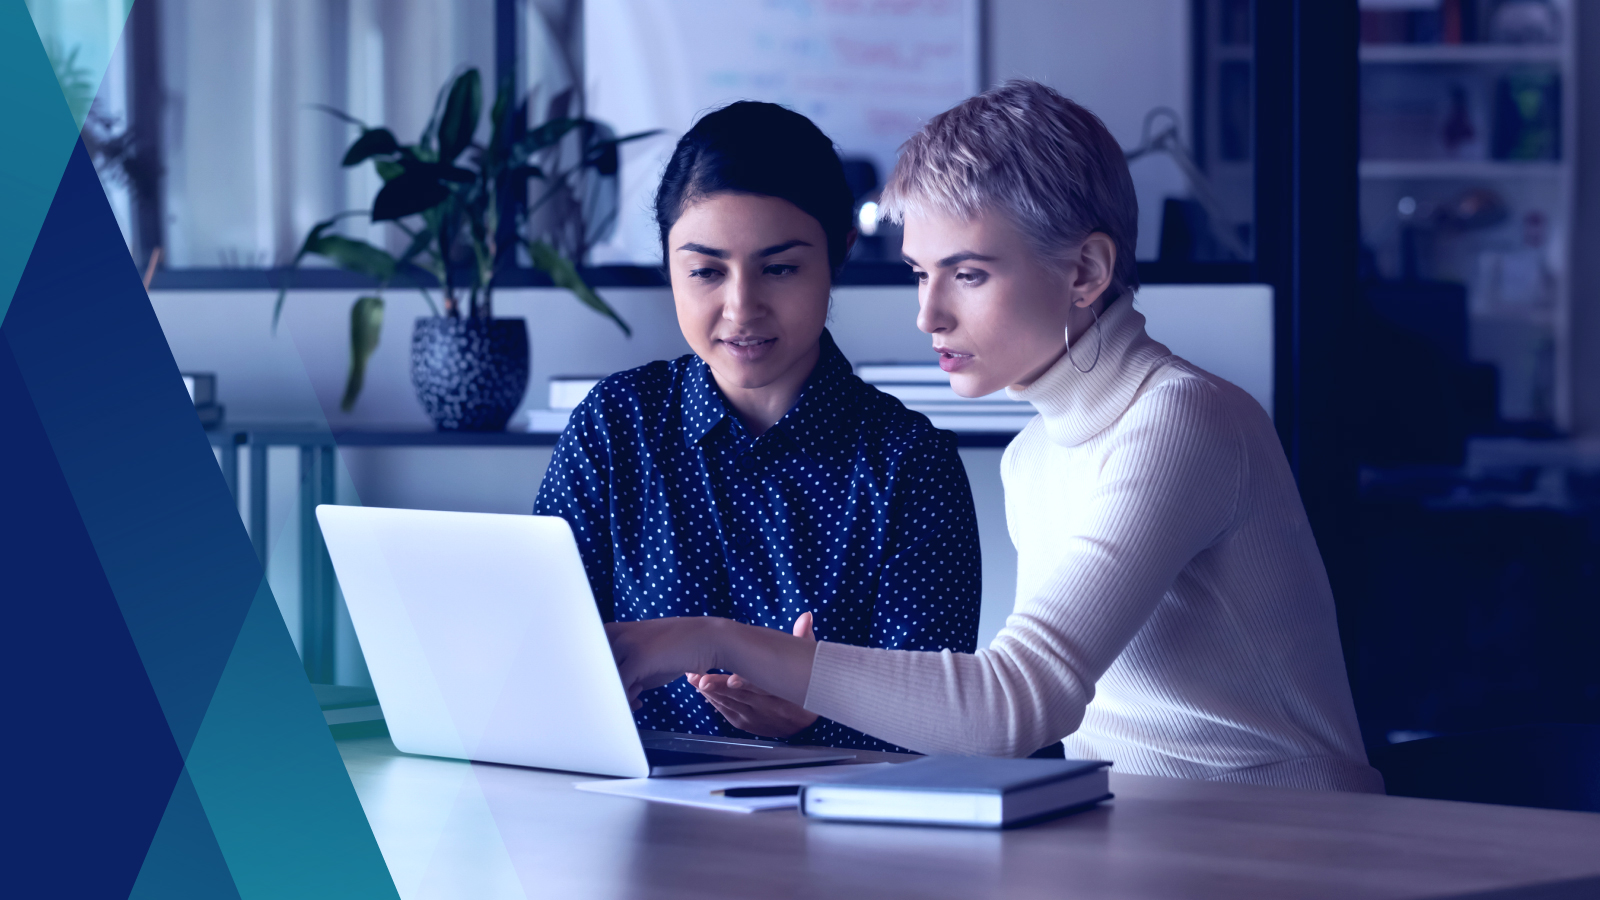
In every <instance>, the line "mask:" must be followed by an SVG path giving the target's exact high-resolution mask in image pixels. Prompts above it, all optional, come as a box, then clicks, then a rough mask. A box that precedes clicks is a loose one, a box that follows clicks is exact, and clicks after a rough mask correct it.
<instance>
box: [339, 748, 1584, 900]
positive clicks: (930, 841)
mask: <svg viewBox="0 0 1600 900" xmlns="http://www.w3.org/2000/svg"><path fill="white" fill-rule="evenodd" d="M339 749H340V752H341V753H342V754H343V756H344V760H345V765H346V767H347V768H348V769H349V771H350V776H351V779H352V781H354V783H355V787H356V792H357V793H358V794H359V795H360V797H361V803H362V805H363V807H364V808H365V809H366V812H367V818H368V819H369V820H370V821H371V823H372V829H373V832H374V833H375V834H376V835H377V839H378V844H379V846H380V847H381V848H382V849H383V855H384V858H385V859H386V860H387V861H388V864H389V869H390V872H391V873H393V875H394V879H395V884H396V886H397V887H398V888H399V890H400V895H401V896H402V897H404V898H406V900H421V898H436V897H462V898H467V897H470V898H498V897H514V898H520V897H540V898H542V897H562V898H610V897H617V898H623V897H627V898H672V900H677V898H682V900H689V898H695V900H701V898H718V897H739V898H746V897H763V898H789V897H799V898H818V900H821V898H830V900H831V898H840V897H870V898H901V897H905V898H913V897H914V898H927V897H960V898H988V897H999V898H1013V897H1019V898H1020V897H1029V898H1031V897H1050V898H1068V897H1085V898H1097V900H1121V898H1155V897H1161V898H1171V897H1182V898H1194V900H1200V898H1229V900H1237V898H1254V897H1270V898H1341V900H1342V898H1412V897H1460V896H1477V895H1480V894H1481V895H1483V896H1485V897H1490V896H1492V897H1494V898H1497V900H1498V898H1511V897H1529V898H1535V897H1536V898H1539V900H1553V898H1566V897H1583V898H1593V897H1600V815H1595V814H1590V813H1574V812H1555V811H1549V810H1535V809H1521V808H1516V807H1507V806H1484V805H1479V804H1471V803H1444V802H1440V801H1435V800H1416V799H1411V798H1406V797H1378V796H1370V795H1357V794H1327V793H1314V792H1306V791H1287V790H1276V789H1270V788H1257V787H1247V786H1240V785H1227V784H1216V783H1210V782H1197V781H1182V780H1177V779H1167V778H1151V777H1144V776H1138V775H1126V774H1118V773H1115V772H1113V773H1112V782H1111V787H1112V790H1113V791H1115V792H1116V794H1117V799H1116V800H1115V801H1113V802H1112V803H1110V804H1107V805H1105V806H1104V807H1102V808H1100V809H1097V810H1094V811H1091V812H1087V813H1082V814H1079V815H1076V816H1071V817H1068V818H1065V819H1060V820H1056V821H1053V822H1048V823H1045V824H1042V825H1036V826H1034V827H1031V828H1025V829H1020V830H1016V831H1009V832H989V831H972V830H963V829H942V828H914V827H896V826H878V825H849V824H835V823H823V822H808V821H806V820H804V819H802V818H800V817H799V816H798V815H797V814H796V813H794V812H793V811H776V812H766V813H754V814H749V815H741V814H736V813H725V812H716V811H710V810H700V809H690V808H687V807H677V806H665V805H661V804H653V803H645V802H643V801H639V800H634V799H630V798H621V797H610V796H604V795H597V794H588V793H583V792H580V791H577V790H574V789H573V787H572V784H573V782H576V781H584V780H591V776H582V775H571V774H563V773H556V772H545V771H540V770H536V769H521V768H516V767H512V766H495V765H475V764H468V763H463V762H455V761H450V760H441V759H433V758H429V757H417V756H406V755H404V754H401V753H399V752H398V751H396V750H395V749H394V745H393V744H391V743H390V742H389V740H388V738H365V739H360V740H347V741H341V742H340V743H339Z"/></svg>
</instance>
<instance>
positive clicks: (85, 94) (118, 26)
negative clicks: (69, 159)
mask: <svg viewBox="0 0 1600 900" xmlns="http://www.w3.org/2000/svg"><path fill="white" fill-rule="evenodd" d="M27 4H28V12H29V14H31V15H32V17H33V25H34V28H35V29H37V30H38V32H39V40H40V41H41V42H42V43H43V44H44V48H45V53H46V55H47V56H48V57H49V59H50V64H51V68H52V69H53V70H54V72H55V76H56V82H57V83H58V84H60V86H61V93H62V96H63V97H64V98H65V99H66V101H67V108H68V109H70V110H71V111H72V118H73V120H74V121H75V122H76V123H77V126H78V128H80V129H81V128H83V122H84V119H85V118H86V117H87V116H88V114H89V105H90V104H91V103H93V102H94V98H95V94H96V93H98V92H99V89H100V85H101V83H102V82H104V81H105V77H106V71H107V69H109V68H110V65H111V58H112V56H113V55H114V54H115V52H116V44H117V38H118V36H119V35H120V34H121V32H122V26H123V25H124V24H126V23H127V21H128V13H129V12H130V11H131V10H132V9H133V0H90V2H84V0H27Z"/></svg>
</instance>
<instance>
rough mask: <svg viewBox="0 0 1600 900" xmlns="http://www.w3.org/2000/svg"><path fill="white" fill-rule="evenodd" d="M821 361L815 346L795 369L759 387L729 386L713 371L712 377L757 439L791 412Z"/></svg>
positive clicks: (819, 345) (802, 357)
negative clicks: (818, 361) (801, 390)
mask: <svg viewBox="0 0 1600 900" xmlns="http://www.w3.org/2000/svg"><path fill="white" fill-rule="evenodd" d="M821 357H822V345H821V343H820V342H818V343H817V344H815V345H813V346H812V348H811V350H810V351H809V352H807V353H805V354H804V355H802V356H801V357H800V358H799V359H797V360H795V363H794V365H792V366H790V367H789V368H788V369H787V370H785V371H784V372H783V373H782V374H780V375H779V376H778V377H777V378H775V379H773V380H772V381H770V382H768V383H766V384H764V385H762V386H760V387H753V388H747V387H740V386H737V385H731V384H729V383H727V382H726V381H723V380H722V376H721V375H718V374H717V370H716V369H712V370H711V377H712V378H714V379H715V380H716V382H717V388H718V389H719V390H721V391H722V396H723V397H724V398H726V399H727V401H728V405H729V406H731V407H733V411H734V413H735V414H736V415H737V416H738V417H739V421H741V422H743V423H744V427H745V428H747V429H749V430H750V433H751V434H753V435H755V436H757V437H760V436H761V435H763V434H765V433H766V431H767V429H769V428H771V427H772V426H774V425H776V424H778V420H779V419H782V418H783V417H784V415H785V414H786V413H788V412H789V410H790V409H793V408H794V403H795V401H796V400H797V399H799V397H800V389H801V388H803V387H805V384H806V379H807V378H810V377H811V371H812V370H813V369H815V368H816V367H817V360H819V359H821Z"/></svg>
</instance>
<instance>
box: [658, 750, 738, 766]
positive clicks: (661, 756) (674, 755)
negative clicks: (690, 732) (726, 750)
mask: <svg viewBox="0 0 1600 900" xmlns="http://www.w3.org/2000/svg"><path fill="white" fill-rule="evenodd" d="M644 757H645V759H646V760H649V762H650V767H651V768H652V769H654V768H661V767H665V766H697V765H702V764H704V763H726V762H741V761H743V760H747V759H749V758H750V757H748V756H721V755H719V754H716V753H699V752H691V751H686V750H664V749H661V748H658V747H646V748H644Z"/></svg>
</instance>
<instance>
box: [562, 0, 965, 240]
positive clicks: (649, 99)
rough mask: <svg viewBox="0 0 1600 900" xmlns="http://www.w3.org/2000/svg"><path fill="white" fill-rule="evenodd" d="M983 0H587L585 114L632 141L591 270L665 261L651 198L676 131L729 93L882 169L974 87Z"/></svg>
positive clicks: (885, 171) (729, 98)
mask: <svg viewBox="0 0 1600 900" xmlns="http://www.w3.org/2000/svg"><path fill="white" fill-rule="evenodd" d="M978 15H979V8H978V0H587V2H586V3H585V4H584V69H585V88H586V90H587V93H588V109H589V114H590V115H592V116H593V117H595V118H597V119H599V120H601V121H603V122H606V123H607V124H609V125H611V126H612V127H613V128H615V129H616V130H617V132H618V133H632V132H635V131H643V130H648V129H652V128H660V129H663V131H664V132H665V133H664V134H663V135H661V136H659V137H656V138H651V139H649V140H646V141H640V142H636V143H634V144H631V145H627V146H625V147H624V150H623V155H622V198H621V199H622V210H621V216H620V219H619V222H618V227H617V232H616V234H615V235H614V236H613V237H612V238H611V240H609V241H607V242H605V243H604V244H602V245H600V246H598V247H596V248H595V249H594V252H593V255H592V256H591V259H590V261H591V262H592V263H593V264H595V265H659V264H660V262H661V249H660V241H659V239H658V237H657V235H656V232H655V224H654V218H653V215H652V213H651V203H652V202H653V200H654V199H655V190H656V185H657V183H658V181H659V180H660V178H661V171H662V169H663V167H664V166H665V165H666V162H667V160H668V159H669V158H670V157H671V155H672V149H673V147H674V145H675V144H676V143H677V141H678V138H679V137H681V136H682V135H683V133H684V132H686V131H688V130H689V128H690V126H691V125H693V124H694V121H695V119H696V118H698V117H699V116H700V115H701V114H702V113H705V112H708V111H710V110H712V109H715V108H717V107H719V106H722V105H724V104H726V103H730V102H732V101H734V100H766V101H770V102H773V103H781V104H783V105H785V106H787V107H789V108H791V109H794V110H796V111H798V112H801V113H804V114H805V115H807V116H809V117H810V118H811V120H812V121H814V122H816V123H817V126H818V127H819V128H821V129H822V130H823V132H824V133H826V134H827V135H828V136H829V137H831V138H833V141H834V143H835V144H836V145H837V146H838V148H839V151H840V152H841V153H842V154H843V155H845V156H857V157H867V158H869V159H871V160H872V161H873V163H874V164H875V165H876V166H877V168H878V178H879V180H880V181H882V180H883V179H885V178H887V177H888V174H889V170H890V168H892V167H893V165H894V160H895V157H896V154H897V152H898V150H899V147H900V145H901V144H902V143H904V142H905V140H906V139H907V138H909V137H910V136H911V135H912V134H913V133H915V132H916V130H917V129H918V128H920V127H921V126H922V124H923V123H924V122H926V121H927V120H928V119H929V118H931V117H932V116H934V115H936V114H938V113H940V112H943V111H944V110H946V109H949V108H950V107H952V106H955V105H956V104H957V103H960V102H961V101H962V100H965V99H966V98H967V97H970V96H972V95H973V94H974V93H976V92H977V91H978V88H979V83H978V82H979V77H980V75H979V41H978V39H979V22H978Z"/></svg>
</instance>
